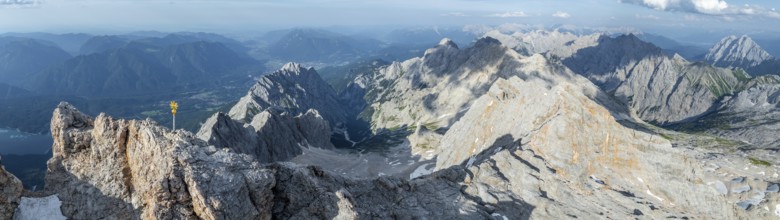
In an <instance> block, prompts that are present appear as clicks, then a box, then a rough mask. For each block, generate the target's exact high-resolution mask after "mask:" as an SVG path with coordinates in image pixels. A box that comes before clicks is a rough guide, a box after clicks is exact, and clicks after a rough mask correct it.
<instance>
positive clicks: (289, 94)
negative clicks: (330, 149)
mask: <svg viewBox="0 0 780 220" xmlns="http://www.w3.org/2000/svg"><path fill="white" fill-rule="evenodd" d="M271 107H274V108H278V109H282V110H284V111H286V112H289V113H290V114H292V115H298V114H303V113H305V112H306V111H307V110H308V109H316V110H317V111H319V112H320V113H321V114H322V117H323V118H325V120H327V121H328V122H329V123H330V124H331V127H333V126H335V125H338V124H340V123H344V122H345V121H346V120H347V116H346V114H347V111H345V109H344V108H342V106H341V105H340V103H339V97H338V95H337V94H336V91H335V90H334V89H333V88H332V87H330V85H328V84H327V83H326V82H325V81H323V80H322V78H321V77H320V76H319V74H317V71H315V70H314V69H313V68H304V67H302V66H301V65H300V64H297V63H288V64H285V65H284V67H282V69H280V70H278V71H276V72H273V73H270V74H268V75H265V76H263V77H262V78H260V79H259V80H258V81H257V83H256V84H255V85H254V86H253V87H252V88H251V89H250V90H249V92H248V93H247V95H246V96H244V97H242V98H241V99H240V100H239V101H238V103H237V104H236V105H234V106H233V107H232V108H231V109H230V112H229V114H228V115H230V117H231V118H233V119H236V120H239V121H242V122H249V121H251V120H252V118H253V117H254V116H255V114H258V113H260V112H262V111H263V110H265V109H267V108H271Z"/></svg>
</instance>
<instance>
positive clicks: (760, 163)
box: [748, 157, 772, 167]
mask: <svg viewBox="0 0 780 220" xmlns="http://www.w3.org/2000/svg"><path fill="white" fill-rule="evenodd" d="M748 160H750V163H751V164H753V165H756V166H765V167H768V166H772V163H769V161H766V160H759V159H756V158H752V157H748Z"/></svg>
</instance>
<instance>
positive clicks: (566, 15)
mask: <svg viewBox="0 0 780 220" xmlns="http://www.w3.org/2000/svg"><path fill="white" fill-rule="evenodd" d="M552 16H553V17H557V18H569V17H571V15H570V14H569V13H566V12H562V11H558V12H555V14H552Z"/></svg>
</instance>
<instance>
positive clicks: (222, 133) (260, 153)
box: [197, 109, 334, 163]
mask: <svg viewBox="0 0 780 220" xmlns="http://www.w3.org/2000/svg"><path fill="white" fill-rule="evenodd" d="M330 134H331V130H330V126H329V125H328V122H327V121H325V120H324V119H323V118H322V116H320V114H319V112H317V110H314V109H310V110H309V111H307V112H306V113H304V114H301V115H298V116H295V117H292V116H290V115H289V114H288V113H286V112H280V111H278V110H274V109H266V110H265V111H263V112H260V113H258V114H256V115H255V116H254V117H253V119H252V122H251V123H249V124H245V123H242V122H239V121H237V120H234V119H232V118H230V117H228V116H227V115H225V114H224V113H217V114H214V116H212V117H211V118H209V119H208V120H206V122H205V123H204V124H203V126H202V127H201V129H200V131H198V134H197V136H198V138H200V139H201V140H204V141H206V142H208V144H210V145H214V146H215V147H217V148H230V149H232V150H233V151H235V152H237V153H244V154H249V155H252V156H254V157H256V158H257V159H258V161H259V162H261V163H269V162H275V161H287V160H289V159H291V158H293V157H295V156H297V155H300V154H301V153H302V150H301V147H317V148H323V149H333V148H334V147H333V144H331V143H330Z"/></svg>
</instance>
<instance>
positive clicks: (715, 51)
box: [704, 35, 774, 69]
mask: <svg viewBox="0 0 780 220" xmlns="http://www.w3.org/2000/svg"><path fill="white" fill-rule="evenodd" d="M772 59H774V57H772V55H770V54H769V52H766V51H765V50H764V49H762V48H761V46H759V45H758V44H757V43H756V42H755V41H753V39H750V37H748V36H747V35H743V36H741V37H737V36H734V35H731V36H727V37H725V38H723V39H721V40H720V42H718V43H717V44H715V45H713V46H712V48H710V50H709V51H708V52H707V54H706V55H705V56H704V60H705V61H707V63H711V64H712V65H715V66H719V67H728V68H742V69H749V68H751V67H755V66H758V65H759V64H761V63H763V62H764V61H767V60H772Z"/></svg>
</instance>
